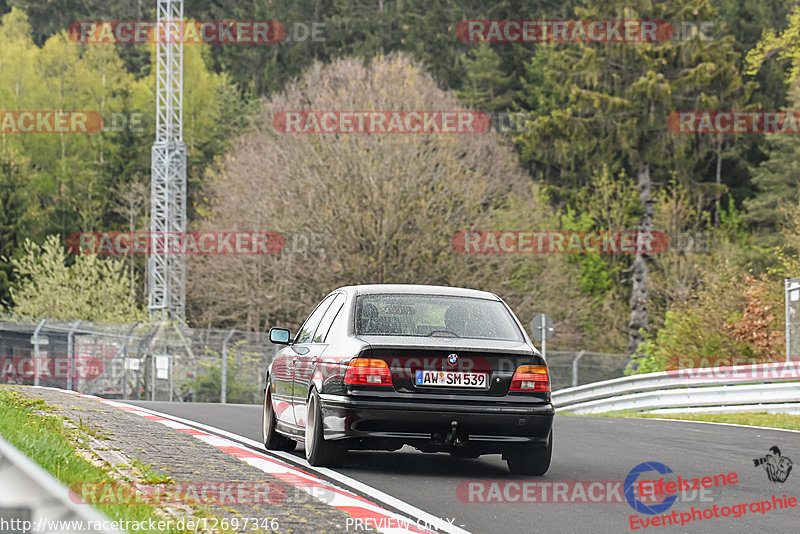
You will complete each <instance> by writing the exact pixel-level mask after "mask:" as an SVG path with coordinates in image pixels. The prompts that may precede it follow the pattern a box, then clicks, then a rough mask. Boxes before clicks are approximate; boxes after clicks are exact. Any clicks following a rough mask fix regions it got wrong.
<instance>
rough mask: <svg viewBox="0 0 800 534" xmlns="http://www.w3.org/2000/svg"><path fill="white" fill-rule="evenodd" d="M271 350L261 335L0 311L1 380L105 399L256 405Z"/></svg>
mask: <svg viewBox="0 0 800 534" xmlns="http://www.w3.org/2000/svg"><path fill="white" fill-rule="evenodd" d="M274 354H275V345H272V344H271V343H270V342H269V336H268V335H267V334H265V333H260V332H242V331H238V330H206V329H197V328H187V327H185V326H180V325H176V324H172V323H163V322H162V323H153V324H146V323H127V324H107V323H93V322H87V321H74V322H67V321H57V320H52V319H29V318H21V317H13V316H2V315H0V383H12V384H25V385H42V386H54V387H61V388H67V389H74V390H76V391H80V392H81V393H88V394H92V395H99V396H102V397H106V398H119V399H141V400H171V401H197V402H223V403H225V402H232V403H246V404H247V403H258V402H260V398H261V395H262V389H263V378H264V372H265V371H266V369H267V366H268V365H269V363H270V362H271V361H272V358H273V357H274Z"/></svg>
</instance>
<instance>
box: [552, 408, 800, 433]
mask: <svg viewBox="0 0 800 534" xmlns="http://www.w3.org/2000/svg"><path fill="white" fill-rule="evenodd" d="M559 415H577V414H573V413H569V414H567V413H565V414H559ZM585 417H639V418H642V419H679V420H681V421H709V422H712V423H731V424H735V425H746V426H765V427H769V428H784V429H787V430H800V415H792V414H785V413H766V412H754V413H750V412H747V413H744V412H743V413H674V414H646V413H639V412H633V411H621V412H605V413H596V414H590V415H586V416H585Z"/></svg>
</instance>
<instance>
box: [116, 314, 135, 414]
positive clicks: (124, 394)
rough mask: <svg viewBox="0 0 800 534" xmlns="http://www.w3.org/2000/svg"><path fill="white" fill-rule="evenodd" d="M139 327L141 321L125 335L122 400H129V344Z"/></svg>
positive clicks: (123, 344)
mask: <svg viewBox="0 0 800 534" xmlns="http://www.w3.org/2000/svg"><path fill="white" fill-rule="evenodd" d="M137 326H139V321H134V323H133V324H132V325H131V327H130V329H129V330H128V333H127V334H125V341H123V342H122V349H121V350H120V352H121V353H122V398H123V399H125V400H128V379H129V378H130V369H128V343H130V342H131V340H132V339H133V337H132V336H133V331H134V330H136V327H137Z"/></svg>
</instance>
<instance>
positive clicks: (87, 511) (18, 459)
mask: <svg viewBox="0 0 800 534" xmlns="http://www.w3.org/2000/svg"><path fill="white" fill-rule="evenodd" d="M0 482H1V483H0V532H3V533H16V532H19V533H23V532H24V533H36V532H41V533H50V532H60V533H65V534H66V533H78V532H83V533H86V532H95V533H97V534H101V533H102V534H125V533H124V532H123V531H121V530H112V529H111V526H112V522H111V521H110V520H109V519H107V518H106V517H105V516H103V515H102V514H100V512H98V511H96V510H95V509H94V508H92V507H91V506H89V505H88V504H77V503H75V502H73V501H72V500H71V499H70V497H69V489H68V488H67V487H66V486H64V485H63V484H61V482H59V481H58V480H56V479H55V478H53V477H52V476H51V475H50V474H49V473H47V472H46V471H45V470H44V469H42V468H41V467H39V466H38V465H37V464H35V463H33V462H32V461H31V460H29V459H28V458H27V457H26V456H25V455H23V454H22V453H21V452H19V451H18V450H17V449H16V448H14V447H13V446H12V445H11V444H10V443H8V442H7V441H5V440H4V439H3V438H2V437H0Z"/></svg>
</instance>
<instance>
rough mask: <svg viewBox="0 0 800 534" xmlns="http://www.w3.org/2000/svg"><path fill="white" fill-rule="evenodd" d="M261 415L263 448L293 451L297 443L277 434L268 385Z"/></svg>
mask: <svg viewBox="0 0 800 534" xmlns="http://www.w3.org/2000/svg"><path fill="white" fill-rule="evenodd" d="M261 413H262V415H261V429H262V432H263V436H264V447H266V448H267V450H270V451H289V452H291V451H293V450H294V449H295V447H296V446H297V442H296V441H295V440H293V439H289V438H287V437H286V436H281V435H280V434H278V430H277V428H276V426H277V421H276V419H275V411H274V410H273V409H272V394H271V393H270V391H269V385H267V394H266V395H265V396H264V410H263V411H262V412H261Z"/></svg>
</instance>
